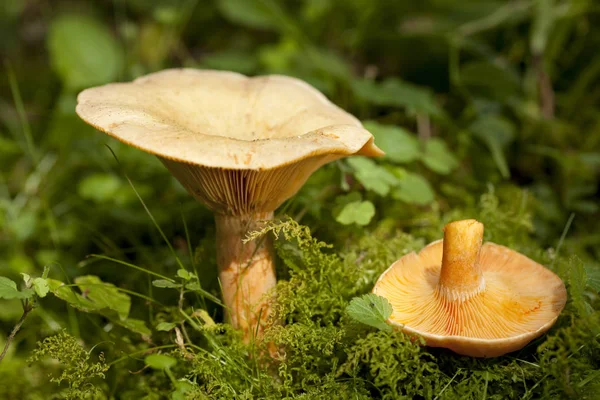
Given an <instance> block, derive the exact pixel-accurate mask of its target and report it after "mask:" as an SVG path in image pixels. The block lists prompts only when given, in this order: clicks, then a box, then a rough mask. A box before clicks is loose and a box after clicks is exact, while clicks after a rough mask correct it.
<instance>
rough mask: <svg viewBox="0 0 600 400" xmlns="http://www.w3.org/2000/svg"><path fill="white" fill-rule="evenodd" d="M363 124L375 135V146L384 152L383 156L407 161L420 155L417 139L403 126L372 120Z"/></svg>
mask: <svg viewBox="0 0 600 400" xmlns="http://www.w3.org/2000/svg"><path fill="white" fill-rule="evenodd" d="M364 126H365V128H366V129H367V130H368V131H369V132H371V133H372V134H373V136H374V137H375V143H376V144H377V146H379V148H380V149H381V150H383V151H384V152H385V157H384V158H386V159H388V160H390V161H392V162H396V163H409V162H411V161H415V160H417V159H419V158H420V157H421V150H420V148H419V141H418V140H417V138H416V137H414V135H413V134H411V133H410V132H408V131H407V130H405V129H404V128H401V127H399V126H393V125H383V124H379V123H377V122H374V121H366V122H365V123H364Z"/></svg>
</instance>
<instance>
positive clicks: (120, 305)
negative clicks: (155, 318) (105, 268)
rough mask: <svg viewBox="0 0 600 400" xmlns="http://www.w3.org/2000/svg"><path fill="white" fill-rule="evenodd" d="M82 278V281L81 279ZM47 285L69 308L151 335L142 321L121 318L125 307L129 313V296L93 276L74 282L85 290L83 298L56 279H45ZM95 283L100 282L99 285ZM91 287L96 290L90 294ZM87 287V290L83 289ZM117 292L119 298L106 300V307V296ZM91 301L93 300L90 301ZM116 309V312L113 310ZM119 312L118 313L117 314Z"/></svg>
mask: <svg viewBox="0 0 600 400" xmlns="http://www.w3.org/2000/svg"><path fill="white" fill-rule="evenodd" d="M82 278H83V279H82ZM46 281H47V283H48V287H49V289H50V291H51V292H52V293H53V294H54V295H55V296H56V297H58V298H59V299H61V300H63V301H65V302H66V303H68V304H69V305H70V306H72V307H74V308H76V309H78V310H80V311H83V312H87V313H95V314H100V315H102V316H104V317H106V318H108V319H109V320H111V321H112V322H114V323H115V324H117V325H119V326H122V327H124V328H126V329H129V330H131V331H133V332H136V333H139V334H142V335H146V336H149V335H150V334H151V332H150V330H149V329H148V327H147V326H146V323H145V322H144V321H142V320H137V319H131V318H129V319H123V318H121V317H122V315H123V314H124V311H125V306H127V312H129V306H128V305H127V304H129V303H130V300H129V296H127V295H125V294H123V293H120V292H117V290H116V288H115V287H114V286H113V285H111V284H108V283H104V282H101V281H100V279H99V278H98V277H95V276H83V277H79V278H77V279H76V282H77V281H79V283H81V286H80V288H81V289H82V290H85V292H84V293H85V297H84V296H82V295H81V294H79V293H76V292H75V291H74V290H73V289H72V288H71V287H70V286H66V285H65V284H64V283H63V282H61V281H59V280H56V279H50V278H48V279H46ZM96 282H100V283H99V284H98V283H96ZM92 285H94V286H93V287H94V288H96V290H94V291H93V292H92V290H91V289H92ZM97 285H100V286H101V287H100V290H99V291H98V289H97V288H98V286H97ZM85 287H87V289H84V288H85ZM115 292H117V293H118V294H119V295H120V297H118V298H117V299H114V300H111V299H109V300H108V303H109V305H110V306H111V307H113V308H111V307H108V305H107V304H106V303H107V301H105V300H106V299H104V296H105V295H106V294H108V295H112V294H114V293H115ZM90 294H91V296H90ZM122 296H125V297H127V301H126V302H125V301H124V298H123V297H122ZM92 299H94V300H93V301H92ZM114 308H116V310H115V309H114ZM119 312H120V313H119Z"/></svg>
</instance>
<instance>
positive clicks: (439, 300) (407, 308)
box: [373, 219, 567, 357]
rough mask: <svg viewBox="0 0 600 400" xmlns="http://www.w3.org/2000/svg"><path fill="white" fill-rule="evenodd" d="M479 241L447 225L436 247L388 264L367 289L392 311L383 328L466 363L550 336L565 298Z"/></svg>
mask: <svg viewBox="0 0 600 400" xmlns="http://www.w3.org/2000/svg"><path fill="white" fill-rule="evenodd" d="M482 239H483V224H482V223H480V222H478V221H476V220H474V219H469V220H464V221H456V222H451V223H449V224H447V225H446V226H445V228H444V239H443V240H438V241H436V242H433V243H431V244H429V245H428V246H426V247H425V248H423V249H422V250H421V251H420V252H419V253H418V254H416V253H414V252H412V253H410V254H407V255H405V256H404V257H402V258H400V259H399V260H398V261H396V262H395V263H394V264H392V266H391V267H390V268H389V269H388V270H387V271H385V272H384V273H383V274H382V275H381V277H380V278H379V280H378V281H377V283H376V284H375V287H374V289H373V293H375V294H377V295H380V296H383V297H385V298H387V299H388V300H389V302H390V303H391V305H392V307H393V310H394V311H393V313H392V315H391V316H390V318H389V320H388V323H390V324H391V325H393V326H396V327H398V328H399V329H401V330H403V331H404V332H406V333H409V334H416V335H420V336H422V337H423V338H424V340H425V342H426V344H427V345H428V346H432V347H445V348H448V349H451V350H452V351H454V352H456V353H458V354H463V355H467V356H472V357H496V356H500V355H503V354H506V353H509V352H511V351H515V350H519V349H521V348H523V347H524V346H525V345H526V344H527V343H529V342H530V341H531V340H533V339H534V338H536V337H538V336H540V335H542V334H543V333H544V332H546V331H547V330H548V329H550V327H551V326H552V324H554V322H555V321H556V319H557V318H558V315H559V314H560V312H561V310H562V309H563V307H564V306H565V302H566V298H567V292H566V289H565V285H564V284H563V282H562V281H561V280H560V278H559V277H558V276H557V275H556V274H554V273H553V272H552V271H550V270H549V269H547V268H545V267H543V266H542V265H540V264H538V263H536V262H535V261H533V260H531V259H529V258H527V257H525V256H524V255H522V254H520V253H517V252H516V251H513V250H511V249H509V248H507V247H504V246H500V245H497V244H495V243H490V242H487V243H485V244H484V245H483V246H482V245H481V243H482Z"/></svg>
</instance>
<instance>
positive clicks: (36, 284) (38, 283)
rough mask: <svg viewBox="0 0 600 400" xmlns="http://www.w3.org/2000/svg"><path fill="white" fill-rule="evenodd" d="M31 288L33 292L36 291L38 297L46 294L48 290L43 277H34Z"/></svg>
mask: <svg viewBox="0 0 600 400" xmlns="http://www.w3.org/2000/svg"><path fill="white" fill-rule="evenodd" d="M33 289H34V290H35V293H37V295H38V296H39V297H46V295H47V294H48V292H49V291H50V287H49V286H48V282H47V281H46V279H44V278H35V279H34V280H33Z"/></svg>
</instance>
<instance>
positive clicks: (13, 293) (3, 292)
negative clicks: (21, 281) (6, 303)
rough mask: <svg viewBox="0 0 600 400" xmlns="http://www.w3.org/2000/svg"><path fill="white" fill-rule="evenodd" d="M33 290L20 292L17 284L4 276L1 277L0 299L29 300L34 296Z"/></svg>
mask: <svg viewBox="0 0 600 400" xmlns="http://www.w3.org/2000/svg"><path fill="white" fill-rule="evenodd" d="M33 294H34V291H33V289H23V290H21V291H19V290H18V289H17V284H16V283H15V282H14V281H13V280H12V279H8V278H6V277H4V276H0V299H7V300H10V299H28V298H30V297H31V296H33Z"/></svg>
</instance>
